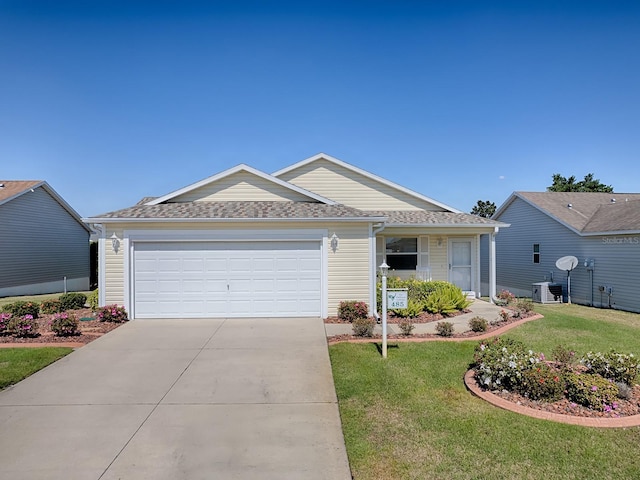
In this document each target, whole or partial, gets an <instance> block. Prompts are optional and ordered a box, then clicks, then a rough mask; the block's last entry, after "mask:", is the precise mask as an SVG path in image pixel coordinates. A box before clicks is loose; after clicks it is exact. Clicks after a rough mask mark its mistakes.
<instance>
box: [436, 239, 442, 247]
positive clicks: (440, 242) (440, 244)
mask: <svg viewBox="0 0 640 480" xmlns="http://www.w3.org/2000/svg"><path fill="white" fill-rule="evenodd" d="M436 242H437V243H438V247H441V246H442V237H438V240H436Z"/></svg>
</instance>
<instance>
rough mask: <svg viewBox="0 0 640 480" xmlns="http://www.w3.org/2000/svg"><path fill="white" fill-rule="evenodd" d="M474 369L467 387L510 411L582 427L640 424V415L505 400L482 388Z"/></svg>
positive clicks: (618, 426)
mask: <svg viewBox="0 0 640 480" xmlns="http://www.w3.org/2000/svg"><path fill="white" fill-rule="evenodd" d="M474 373H475V372H474V371H473V370H468V371H467V373H466V374H465V376H464V384H465V385H466V387H467V389H469V391H470V392H471V393H472V394H474V395H475V396H477V397H479V398H481V399H482V400H485V401H487V402H489V403H490V404H492V405H494V406H496V407H499V408H502V409H504V410H509V411H510V412H514V413H519V414H521V415H526V416H528V417H532V418H538V419H541V420H550V421H552V422H560V423H567V424H569V425H580V426H582V427H599V428H624V427H637V426H639V425H640V415H631V416H628V417H619V418H593V417H576V416H573V415H564V414H560V413H553V412H544V411H542V410H536V409H535V408H529V407H525V406H524V405H516V404H515V403H513V402H510V401H508V400H505V399H504V398H501V397H499V396H498V395H495V394H493V393H491V392H489V391H487V390H483V389H482V388H480V387H479V386H478V384H477V382H476V380H475V377H474Z"/></svg>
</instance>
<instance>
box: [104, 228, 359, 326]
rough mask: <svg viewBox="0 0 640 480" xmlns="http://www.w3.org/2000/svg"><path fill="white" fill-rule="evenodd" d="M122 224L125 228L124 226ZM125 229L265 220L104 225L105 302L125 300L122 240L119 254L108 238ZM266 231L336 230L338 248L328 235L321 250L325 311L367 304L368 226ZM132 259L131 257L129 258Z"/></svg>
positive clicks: (121, 232) (332, 314)
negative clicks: (352, 303)
mask: <svg viewBox="0 0 640 480" xmlns="http://www.w3.org/2000/svg"><path fill="white" fill-rule="evenodd" d="M123 227H124V228H123ZM125 228H126V230H220V231H222V230H256V229H264V228H265V224H264V223H253V222H251V223H228V224H220V223H171V222H166V223H157V224H153V225H151V224H147V223H127V224H126V226H125V225H123V224H119V225H116V224H113V225H107V227H106V242H105V246H106V248H105V264H106V268H105V276H106V280H105V298H106V303H107V304H111V303H117V304H119V305H122V304H123V303H124V273H125V272H124V242H122V245H121V248H120V250H119V251H118V253H117V254H116V253H114V252H113V249H112V248H111V240H110V238H109V237H111V235H113V233H114V232H115V234H116V235H117V236H118V238H120V239H124V229H125ZM268 229H269V230H279V229H326V230H327V234H328V235H327V237H329V238H330V237H331V235H333V233H335V234H336V235H337V236H338V238H339V245H338V250H337V251H336V252H335V253H334V252H333V251H332V250H331V248H330V245H329V242H330V240H329V238H327V241H326V244H325V245H324V250H325V252H327V253H326V254H327V283H328V286H327V290H328V291H327V297H328V314H329V316H334V315H336V314H337V308H338V304H339V303H340V301H342V300H363V301H365V302H367V304H368V303H369V285H370V270H371V269H370V258H369V237H368V235H369V226H368V224H363V223H357V224H349V223H335V224H333V223H326V224H324V223H315V222H308V223H302V222H300V223H291V222H278V223H269V224H268ZM130 261H132V259H130Z"/></svg>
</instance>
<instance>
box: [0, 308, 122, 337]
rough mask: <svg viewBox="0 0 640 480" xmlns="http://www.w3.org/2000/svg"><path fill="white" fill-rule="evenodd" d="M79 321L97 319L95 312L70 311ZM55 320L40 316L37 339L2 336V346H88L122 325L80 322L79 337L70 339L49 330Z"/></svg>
mask: <svg viewBox="0 0 640 480" xmlns="http://www.w3.org/2000/svg"><path fill="white" fill-rule="evenodd" d="M68 313H73V314H74V315H75V316H76V318H77V319H78V320H80V319H81V318H89V317H95V314H94V312H92V311H91V309H90V308H82V309H80V310H70V311H69V312H68ZM52 319H53V314H51V315H40V316H39V317H38V319H37V322H38V325H39V328H38V333H39V334H40V335H39V336H37V337H28V338H16V337H13V336H10V335H1V336H0V344H4V343H12V344H13V343H15V344H21V343H24V344H26V343H70V342H72V343H82V344H87V343H89V342H91V341H93V340H95V339H96V338H98V337H101V336H102V335H104V334H105V333H107V332H110V331H111V330H115V329H116V328H118V327H119V326H120V325H122V323H111V322H101V321H100V320H90V321H80V322H79V325H78V331H79V334H78V335H72V336H68V337H59V336H57V335H56V334H55V333H53V332H52V331H51V329H50V328H49V322H50V321H51V320H52Z"/></svg>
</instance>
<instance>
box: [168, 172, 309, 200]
mask: <svg viewBox="0 0 640 480" xmlns="http://www.w3.org/2000/svg"><path fill="white" fill-rule="evenodd" d="M309 200H310V199H309V197H307V196H305V195H303V194H301V193H298V192H295V191H293V190H290V189H288V188H285V187H282V186H280V185H277V184H275V183H273V182H270V181H268V180H266V179H264V178H261V177H258V176H256V175H254V174H252V173H248V172H237V173H234V174H233V175H230V176H228V177H225V178H223V179H220V180H218V181H217V182H213V183H211V184H208V185H205V186H202V187H200V188H197V189H195V190H192V191H191V192H187V193H185V194H183V195H180V196H178V197H176V198H174V199H172V200H171V202H229V201H256V202H257V201H265V202H268V201H309Z"/></svg>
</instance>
